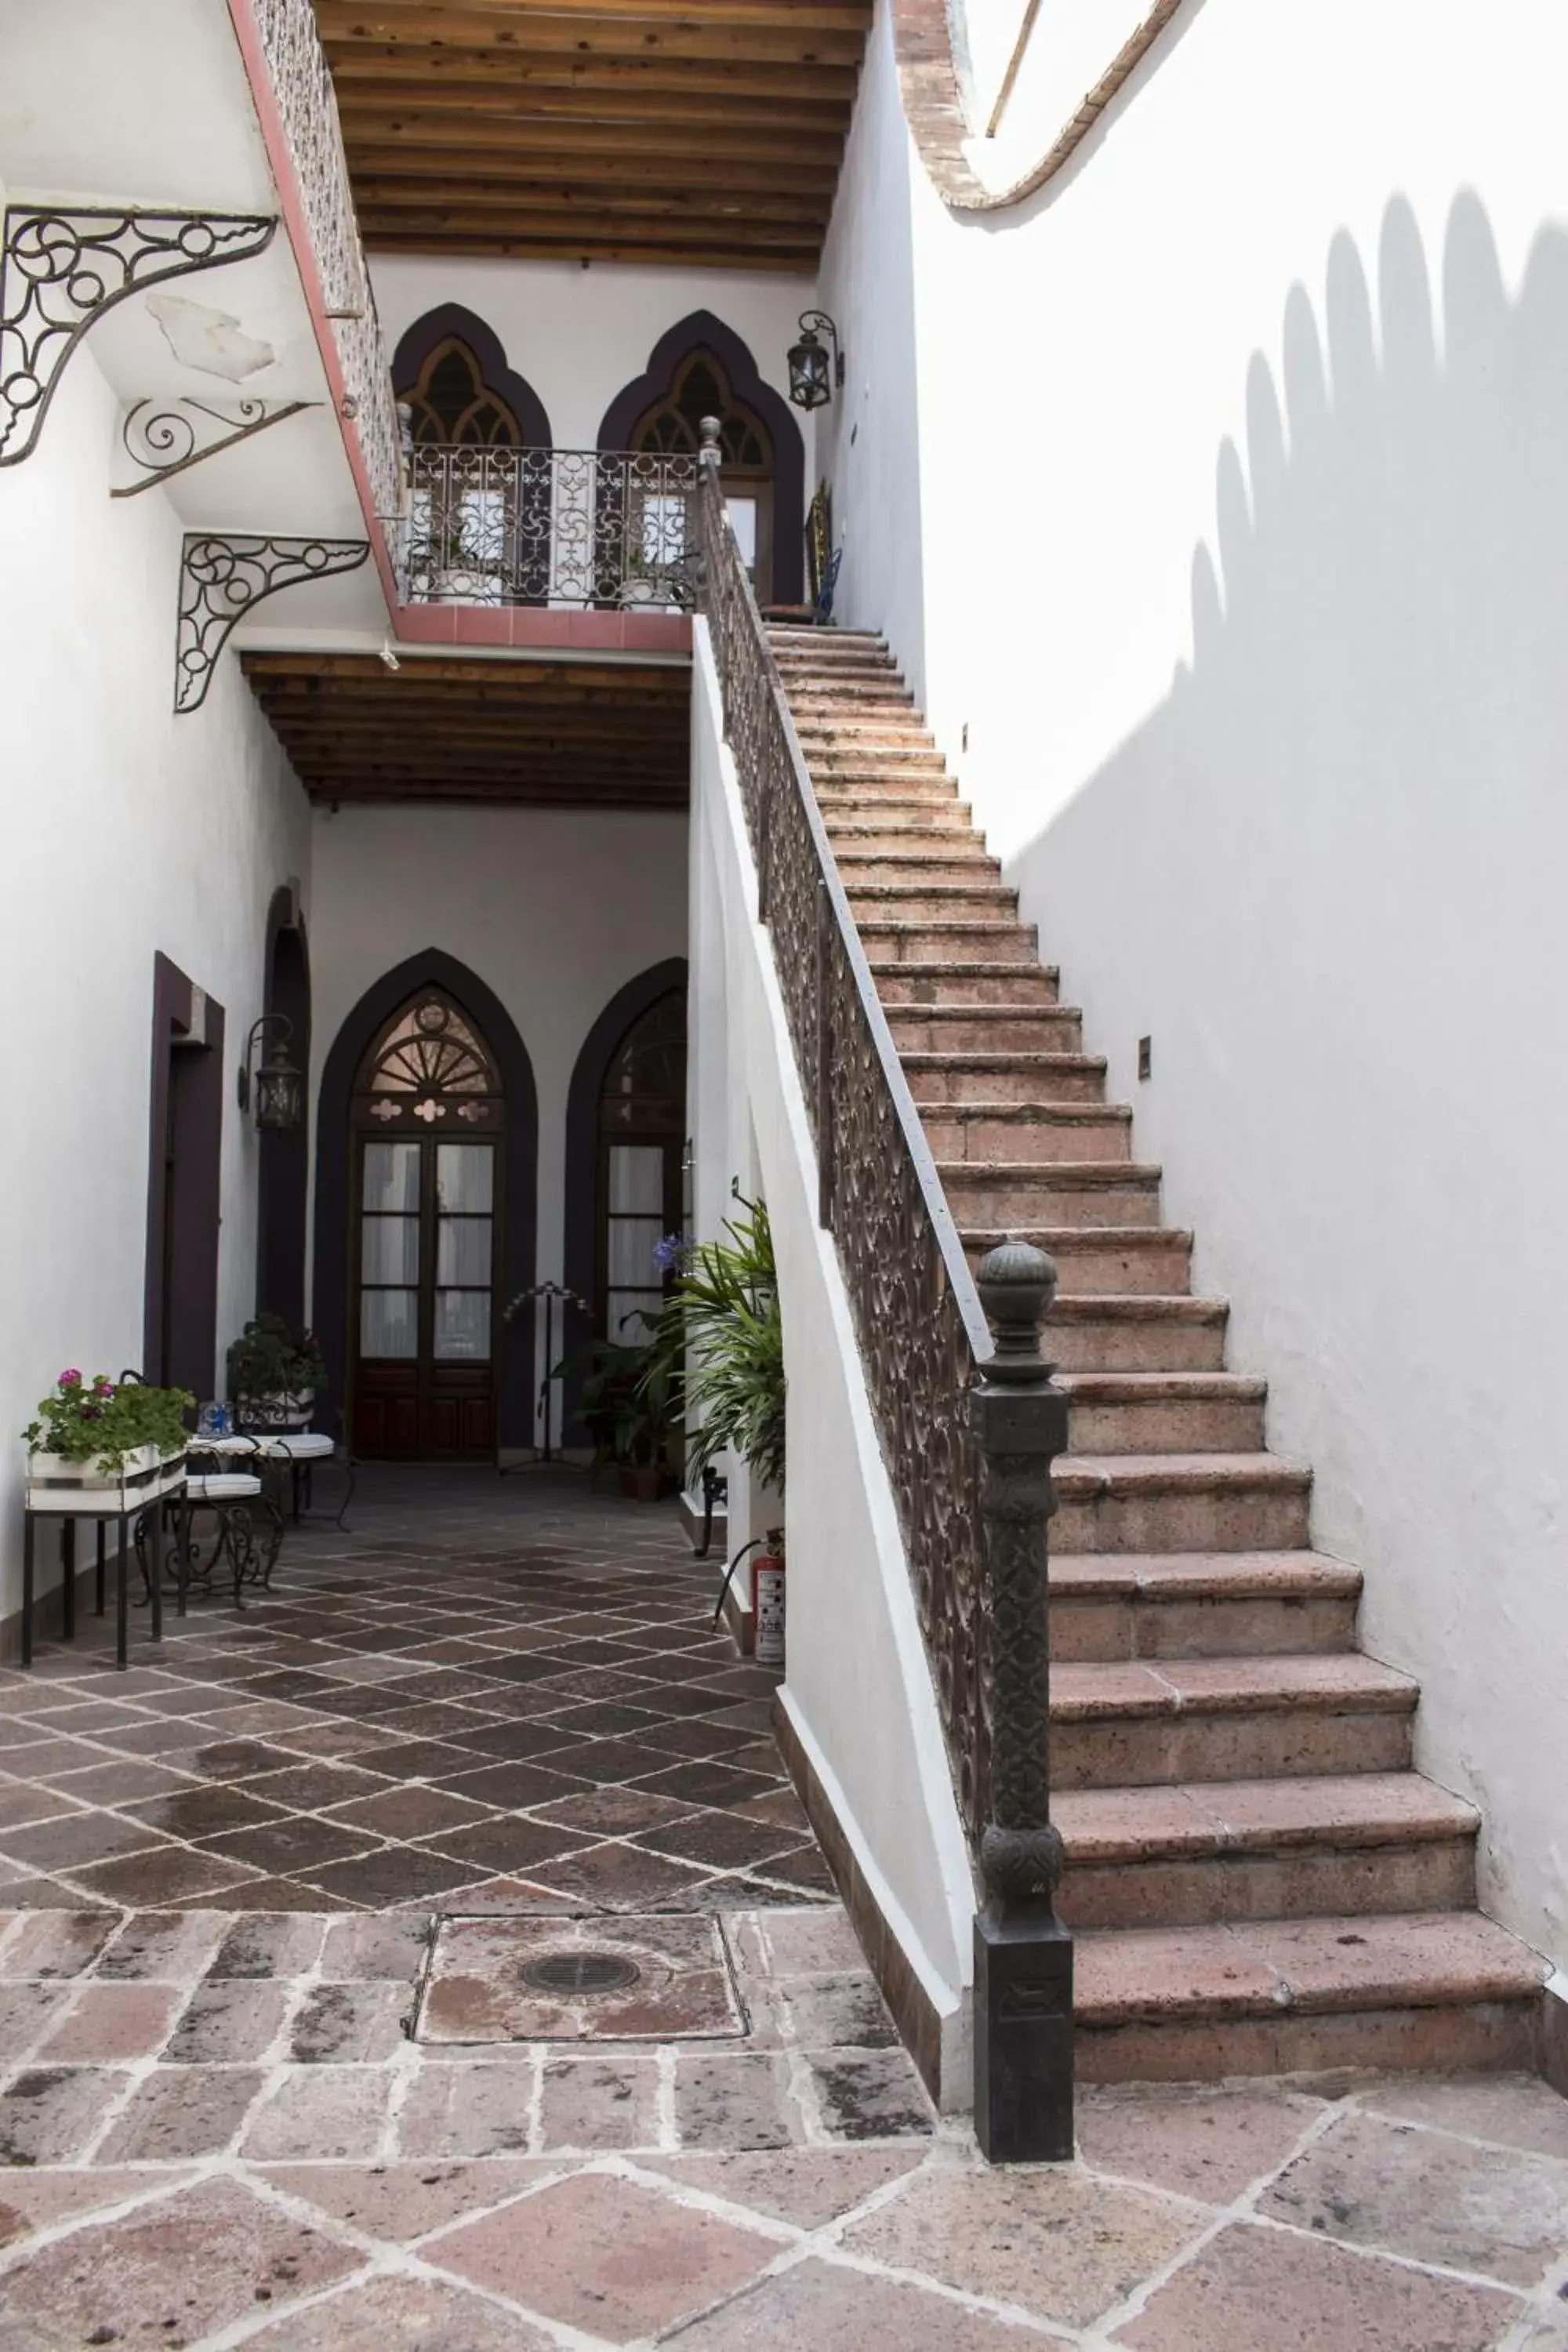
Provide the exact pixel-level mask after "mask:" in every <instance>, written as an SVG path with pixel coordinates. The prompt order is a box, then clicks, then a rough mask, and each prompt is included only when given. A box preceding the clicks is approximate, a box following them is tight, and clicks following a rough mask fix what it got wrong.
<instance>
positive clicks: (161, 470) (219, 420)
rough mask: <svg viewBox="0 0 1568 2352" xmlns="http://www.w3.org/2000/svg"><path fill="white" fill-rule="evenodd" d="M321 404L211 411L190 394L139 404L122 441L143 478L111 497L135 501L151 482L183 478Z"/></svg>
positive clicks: (276, 403) (234, 404)
mask: <svg viewBox="0 0 1568 2352" xmlns="http://www.w3.org/2000/svg"><path fill="white" fill-rule="evenodd" d="M320 406H321V402H320V401H318V400H229V401H225V402H223V403H222V404H218V405H216V406H215V404H213V403H212V402H211V401H206V400H197V399H195V397H194V396H193V395H186V396H185V397H184V398H182V399H178V400H172V401H169V402H167V403H166V404H163V405H160V404H159V403H158V402H157V401H155V400H139V401H137V402H136V403H135V404H134V406H133V407H132V408H129V409H128V410H127V411H126V415H125V422H124V423H123V425H121V428H120V438H121V443H122V444H123V446H124V449H125V454H126V456H127V457H129V458H130V460H131V462H132V465H133V466H140V467H141V468H142V479H141V480H140V481H139V482H125V483H122V484H121V485H120V486H119V487H118V488H113V489H111V490H110V493H109V495H110V498H111V499H134V498H137V497H139V496H140V495H141V493H142V491H143V490H150V489H151V488H153V484H154V483H155V482H165V481H167V480H168V478H169V477H170V476H171V475H172V474H183V473H184V471H185V468H186V467H188V466H199V465H200V464H201V462H202V459H203V458H204V457H216V456H217V454H218V452H219V450H220V449H232V448H233V447H234V446H235V444H236V443H237V442H239V441H248V440H249V439H250V438H251V437H252V436H253V435H255V434H258V433H265V432H266V430H267V428H268V425H281V424H282V422H283V420H284V418H285V417H287V416H298V415H299V414H300V410H301V409H302V408H319V407H320Z"/></svg>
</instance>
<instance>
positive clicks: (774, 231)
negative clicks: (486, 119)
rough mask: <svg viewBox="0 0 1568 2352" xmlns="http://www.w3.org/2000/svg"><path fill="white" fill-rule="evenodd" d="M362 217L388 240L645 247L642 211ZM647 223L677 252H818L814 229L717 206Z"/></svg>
mask: <svg viewBox="0 0 1568 2352" xmlns="http://www.w3.org/2000/svg"><path fill="white" fill-rule="evenodd" d="M362 217H363V221H364V224H365V226H366V227H367V228H368V229H369V231H370V232H371V234H372V235H384V234H385V233H386V231H387V230H388V229H389V228H394V227H401V228H402V229H404V230H405V231H406V232H407V233H408V234H409V235H411V236H421V235H430V236H496V235H497V234H498V233H499V234H500V235H501V236H507V237H528V236H531V237H533V238H535V239H536V240H540V241H543V240H547V239H549V238H551V237H559V238H560V240H561V241H562V242H563V244H564V245H566V246H569V247H573V246H578V245H583V244H588V245H612V244H614V245H622V246H625V247H626V249H627V251H628V253H630V254H632V255H634V256H635V254H636V251H637V247H638V246H639V245H640V244H641V243H642V242H643V241H644V240H643V230H644V216H642V215H638V214H637V213H636V212H634V213H632V214H631V215H628V216H626V217H625V218H623V217H622V216H621V215H618V214H617V213H616V212H614V211H611V210H601V211H597V212H594V211H590V210H587V209H586V208H584V210H583V211H581V212H575V211H574V212H570V213H568V212H558V211H553V210H552V209H551V208H550V207H549V206H548V205H543V204H537V205H515V206H511V205H509V206H508V207H507V208H506V210H505V212H504V213H503V212H502V211H501V210H500V208H499V207H497V206H493V205H470V204H468V202H467V201H466V200H465V201H464V202H463V203H461V204H456V205H430V204H426V205H423V206H420V205H413V206H402V205H399V206H398V207H396V208H395V209H392V208H390V207H388V206H387V205H365V206H364V208H363V215H362ZM646 225H647V236H648V238H649V239H651V240H654V241H657V242H658V244H659V245H662V246H665V247H669V248H670V249H671V250H672V251H674V252H678V253H679V252H681V251H685V252H687V253H690V252H691V251H692V250H693V249H694V248H698V249H700V248H701V247H707V246H711V245H714V244H724V245H728V246H732V247H738V248H741V249H743V250H744V251H746V252H759V253H763V252H767V251H769V250H770V249H778V250H781V251H784V252H786V253H799V252H805V251H815V249H816V247H815V242H814V239H813V237H812V236H811V233H810V231H809V230H808V229H806V228H805V227H802V226H799V225H797V224H794V223H790V222H773V221H759V220H754V219H751V218H746V217H732V218H728V219H727V218H725V217H724V215H722V214H721V213H720V212H718V211H716V210H714V209H713V208H711V207H710V208H708V209H707V210H704V209H703V208H702V207H700V206H699V207H697V208H696V209H695V210H694V211H692V212H691V213H689V214H687V215H682V216H681V217H679V219H665V218H662V217H661V218H659V219H658V220H654V219H647V224H646Z"/></svg>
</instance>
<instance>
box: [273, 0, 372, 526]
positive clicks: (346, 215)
mask: <svg viewBox="0 0 1568 2352" xmlns="http://www.w3.org/2000/svg"><path fill="white" fill-rule="evenodd" d="M246 5H247V7H248V10H249V13H250V17H251V21H252V23H253V24H254V26H255V27H256V32H257V35H258V37H259V39H260V43H261V47H262V51H263V54H264V56H265V58H266V62H267V70H268V78H269V79H270V81H271V84H272V90H273V94H274V97H275V98H276V100H277V104H278V114H279V121H280V122H281V125H282V130H283V136H284V139H285V141H286V142H287V145H288V149H289V160H290V161H291V163H292V164H293V167H294V177H295V181H296V183H297V184H298V187H299V192H300V205H301V206H302V207H303V210H304V214H305V219H306V223H307V225H308V226H309V229H310V245H311V248H312V251H313V253H314V257H315V262H316V269H317V274H318V276H319V278H320V280H321V293H322V297H323V299H324V303H325V307H326V311H327V315H328V318H329V319H330V320H331V328H332V337H333V341H334V342H335V343H336V346H337V353H338V364H339V367H340V369H341V371H342V379H343V386H344V392H345V394H346V397H345V401H344V413H345V416H346V418H347V421H348V422H349V423H350V425H351V426H352V428H353V432H354V433H355V435H356V436H357V437H358V440H359V446H360V452H361V455H362V457H363V460H364V469H365V475H366V478H367V479H368V481H369V484H370V488H371V493H372V496H373V497H374V502H375V513H376V519H377V520H378V521H379V523H380V524H381V527H382V531H383V533H384V538H385V541H386V545H387V551H388V553H389V555H390V557H391V560H392V562H393V564H394V566H395V567H396V566H397V564H398V558H399V540H400V535H401V530H402V522H403V512H404V480H403V444H402V436H401V434H400V432H399V428H398V422H397V404H396V402H395V399H394V397H393V391H392V372H391V370H390V368H389V367H388V365H387V360H386V349H385V346H384V342H383V341H382V333H381V321H380V320H379V319H378V318H377V316H376V309H375V297H374V294H373V292H372V291H371V283H370V273H369V271H368V270H367V268H366V267H365V258H364V248H363V246H362V244H361V243H360V234H359V223H358V220H357V217H356V215H355V213H354V204H353V194H351V192H350V187H349V167H348V163H347V160H346V158H345V156H344V153H343V141H342V128H341V125H340V123H339V121H338V102H337V98H336V94H335V93H334V91H333V89H332V79H331V73H330V72H329V70H328V67H327V60H326V57H325V55H324V53H323V51H322V48H321V41H320V39H319V37H318V36H317V32H316V17H315V11H314V9H313V8H312V6H311V5H310V0H246Z"/></svg>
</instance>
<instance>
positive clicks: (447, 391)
mask: <svg viewBox="0 0 1568 2352" xmlns="http://www.w3.org/2000/svg"><path fill="white" fill-rule="evenodd" d="M403 397H404V399H405V402H406V403H407V405H408V410H409V414H410V417H411V420H412V425H413V433H414V439H415V441H416V443H421V442H430V441H436V442H440V443H443V444H445V445H447V446H450V445H451V444H452V443H454V442H457V443H458V444H460V445H462V446H466V447H470V448H472V447H479V448H486V449H494V448H510V449H518V448H521V446H522V426H521V424H520V423H519V421H518V419H517V416H516V415H515V414H514V413H513V411H512V409H511V407H510V404H509V403H508V402H506V401H505V400H503V399H502V398H501V396H500V393H499V392H497V391H496V390H495V388H494V386H493V385H491V384H489V383H486V382H485V373H484V370H483V368H482V367H481V366H480V365H479V359H478V356H477V355H476V353H475V352H473V350H472V349H471V348H470V346H469V345H468V343H466V342H465V341H463V339H462V337H461V336H460V335H448V336H447V338H446V340H445V341H442V342H439V343H437V345H436V347H435V349H434V350H433V351H432V352H430V353H429V354H428V356H427V357H426V360H425V362H424V363H423V365H422V366H421V368H420V370H419V373H418V376H417V377H416V380H415V382H414V383H413V384H412V385H411V386H410V388H409V389H408V391H407V392H405V394H404V395H403Z"/></svg>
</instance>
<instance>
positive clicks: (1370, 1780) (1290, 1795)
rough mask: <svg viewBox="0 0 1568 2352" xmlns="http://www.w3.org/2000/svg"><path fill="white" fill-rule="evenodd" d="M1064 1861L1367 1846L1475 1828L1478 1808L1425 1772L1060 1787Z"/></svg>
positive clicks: (1056, 1804) (1056, 1810) (1459, 1834)
mask: <svg viewBox="0 0 1568 2352" xmlns="http://www.w3.org/2000/svg"><path fill="white" fill-rule="evenodd" d="M1051 1819H1052V1820H1053V1821H1054V1822H1055V1823H1056V1825H1057V1827H1058V1830H1059V1831H1060V1832H1061V1834H1062V1842H1063V1843H1064V1844H1065V1846H1066V1847H1067V1855H1068V1866H1069V1867H1071V1866H1072V1865H1074V1864H1078V1865H1082V1864H1087V1863H1139V1862H1159V1861H1168V1860H1171V1859H1172V1858H1173V1857H1175V1856H1178V1855H1213V1854H1226V1853H1275V1852H1278V1851H1279V1850H1280V1849H1281V1848H1288V1847H1295V1846H1328V1847H1331V1848H1352V1847H1353V1848H1364V1847H1367V1846H1379V1845H1413V1844H1417V1843H1420V1844H1428V1843H1435V1842H1436V1841H1438V1840H1441V1839H1452V1838H1473V1837H1474V1836H1475V1834H1476V1832H1477V1831H1478V1830H1479V1827H1480V1820H1481V1817H1480V1814H1479V1811H1477V1809H1476V1807H1475V1806H1474V1805H1468V1804H1467V1803H1466V1802H1465V1801H1464V1799H1463V1798H1462V1797H1454V1796H1450V1795H1449V1793H1448V1791H1447V1789H1440V1788H1438V1786H1437V1784H1436V1781H1435V1780H1426V1779H1424V1778H1423V1776H1422V1775H1421V1774H1420V1773H1419V1772H1346V1773H1324V1774H1323V1775H1322V1776H1321V1778H1317V1779H1306V1780H1208V1781H1187V1782H1183V1783H1177V1784H1173V1785H1171V1786H1167V1787H1155V1788H1148V1789H1063V1790H1059V1791H1058V1793H1057V1794H1055V1795H1053V1797H1052V1799H1051Z"/></svg>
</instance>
